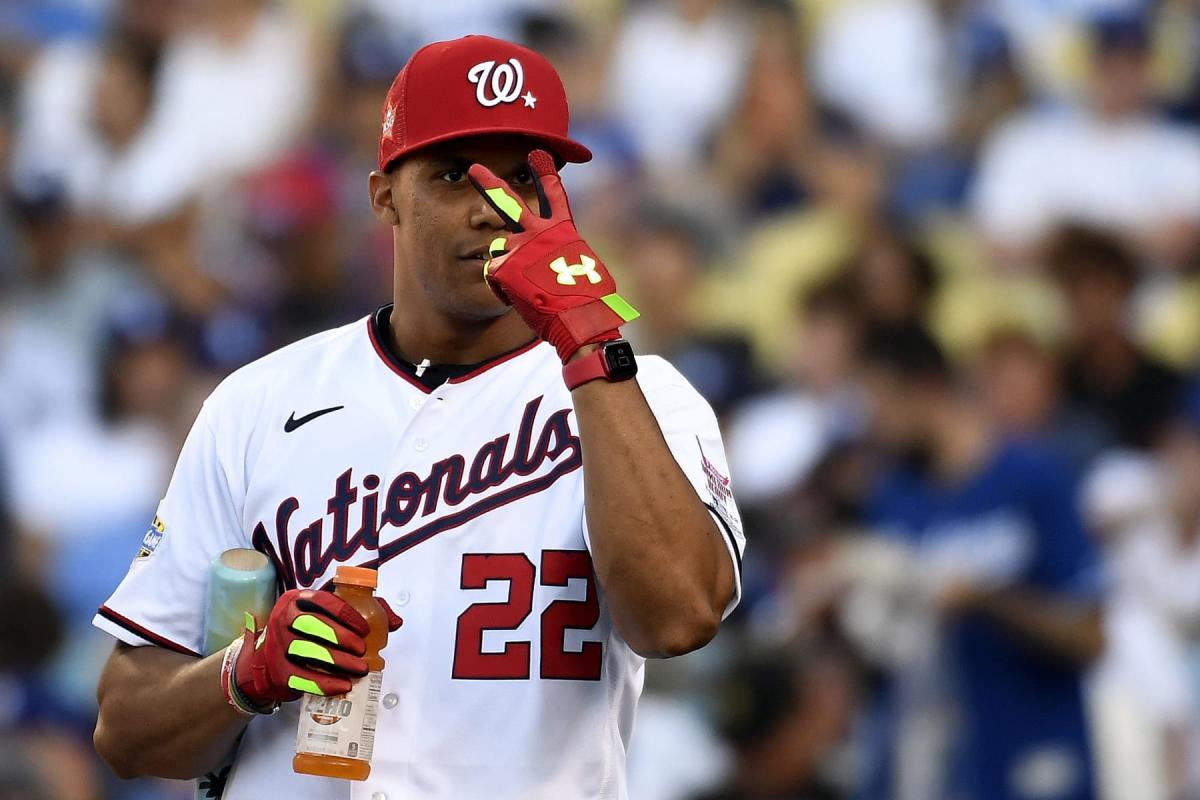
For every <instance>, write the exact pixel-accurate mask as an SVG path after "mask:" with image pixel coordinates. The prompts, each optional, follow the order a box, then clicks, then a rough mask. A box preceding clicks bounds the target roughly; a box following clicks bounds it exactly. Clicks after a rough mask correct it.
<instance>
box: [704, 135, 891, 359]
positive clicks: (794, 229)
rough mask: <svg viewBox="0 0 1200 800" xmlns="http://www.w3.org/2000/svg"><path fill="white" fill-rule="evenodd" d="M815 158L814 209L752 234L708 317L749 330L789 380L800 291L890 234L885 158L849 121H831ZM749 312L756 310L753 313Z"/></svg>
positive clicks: (716, 279) (719, 285)
mask: <svg viewBox="0 0 1200 800" xmlns="http://www.w3.org/2000/svg"><path fill="white" fill-rule="evenodd" d="M816 141H817V146H816V147H815V148H814V150H813V152H812V154H811V164H810V169H811V173H810V174H811V177H812V190H813V195H812V198H811V202H809V203H808V204H807V205H805V206H803V207H802V208H800V209H797V210H796V211H795V212H793V213H789V214H780V215H777V216H775V217H773V218H771V219H770V220H768V221H766V222H765V223H764V224H762V225H759V226H758V227H756V228H752V229H751V230H750V231H749V232H748V235H747V236H746V237H745V239H744V240H743V241H741V243H740V244H741V248H740V252H738V253H737V254H736V262H735V263H736V267H737V268H736V270H733V271H731V272H729V273H726V274H721V273H714V275H713V276H712V285H710V286H709V287H708V295H707V296H709V297H711V298H712V299H711V300H710V302H709V307H708V309H707V315H708V316H709V318H711V319H714V320H721V321H726V320H728V321H729V322H730V324H732V325H736V326H737V327H739V328H740V329H742V330H744V331H745V332H746V333H747V335H748V336H749V337H750V339H751V341H752V343H753V345H754V350H755V356H756V358H757V359H758V360H759V363H760V364H761V365H762V367H763V368H764V369H765V370H767V371H769V372H772V373H775V374H784V373H786V371H787V367H786V366H785V364H784V362H785V359H786V357H787V353H788V351H789V348H790V344H789V342H788V336H789V332H790V331H791V325H790V324H789V320H790V318H791V317H792V315H793V313H794V299H795V297H796V293H797V292H798V291H803V290H804V289H805V288H807V287H810V286H813V285H815V284H817V283H819V282H821V281H822V280H825V279H827V278H829V277H831V276H833V275H836V274H838V273H839V272H840V271H841V270H842V269H843V268H845V266H846V265H847V264H849V263H850V262H851V260H852V259H853V258H854V256H855V255H856V253H857V252H858V251H859V249H860V247H861V243H862V242H863V241H869V240H871V239H872V237H874V236H876V235H879V234H881V233H882V232H883V231H886V230H888V229H889V228H890V223H889V221H888V220H887V219H886V214H885V208H884V204H883V200H884V188H885V183H884V160H883V154H882V153H881V152H880V150H879V149H878V148H877V147H876V146H875V145H873V144H872V143H871V142H870V140H869V139H868V138H867V137H866V136H865V135H864V134H863V132H862V131H861V130H860V129H859V128H857V127H855V125H854V124H853V122H852V121H850V120H849V119H848V118H846V117H845V116H843V115H839V114H834V113H827V114H823V115H822V118H821V125H820V136H819V138H818V139H817V140H816ZM746 309H753V313H752V314H747V313H746Z"/></svg>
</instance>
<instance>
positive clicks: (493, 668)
mask: <svg viewBox="0 0 1200 800" xmlns="http://www.w3.org/2000/svg"><path fill="white" fill-rule="evenodd" d="M540 571H541V585H542V586H567V585H568V584H569V582H570V580H571V579H572V578H576V579H580V580H583V581H585V585H586V594H585V596H584V598H583V599H582V600H566V599H558V600H555V601H554V602H552V603H550V604H549V605H548V606H546V610H545V611H543V612H542V617H541V648H540V650H541V663H540V665H539V676H540V677H541V678H543V679H558V680H577V681H598V680H600V669H601V664H602V662H603V645H601V643H600V642H584V643H583V647H582V648H581V649H580V650H579V651H578V652H571V651H568V650H566V648H565V645H566V634H567V631H568V630H583V631H586V630H591V629H592V628H593V627H594V626H595V625H596V623H597V622H598V621H599V619H600V603H599V600H598V599H597V597H596V580H595V577H594V576H593V573H592V559H591V556H590V555H589V554H588V552H587V551H586V550H544V551H543V552H542V563H541V570H540ZM537 572H538V570H537V569H536V568H535V567H534V564H533V562H532V561H530V560H529V556H527V555H525V554H524V553H487V554H484V553H467V554H466V555H464V556H463V562H462V580H461V582H460V586H461V588H462V589H465V590H472V589H485V588H487V584H488V581H508V585H509V591H508V600H507V601H506V602H502V603H499V602H497V603H475V604H474V605H472V606H470V607H469V608H467V610H466V611H464V612H463V613H462V614H460V615H459V617H458V630H457V632H456V635H455V639H454V671H453V676H454V677H455V678H457V679H462V680H527V679H528V678H529V674H530V650H531V647H530V643H529V642H508V643H506V644H505V645H504V649H503V650H502V651H500V652H496V653H488V652H484V650H483V633H484V631H488V630H493V631H511V630H516V629H517V628H519V627H520V626H521V624H522V623H523V622H524V621H525V619H526V618H527V617H528V616H529V614H530V612H532V610H533V589H534V581H535V579H536V574H537Z"/></svg>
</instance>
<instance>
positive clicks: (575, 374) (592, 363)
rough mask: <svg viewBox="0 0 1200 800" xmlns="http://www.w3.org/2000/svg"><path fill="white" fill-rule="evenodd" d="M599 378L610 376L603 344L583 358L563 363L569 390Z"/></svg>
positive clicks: (564, 375)
mask: <svg viewBox="0 0 1200 800" xmlns="http://www.w3.org/2000/svg"><path fill="white" fill-rule="evenodd" d="M597 378H605V379H607V378H608V360H607V359H606V358H605V357H604V345H603V344H602V345H600V346H599V347H597V348H596V349H595V350H593V351H592V352H590V353H588V354H587V355H586V356H584V357H583V358H578V359H575V360H574V361H568V362H567V363H566V364H564V365H563V381H564V382H566V384H567V390H568V391H570V390H572V389H574V388H575V387H577V386H582V385H583V384H585V383H587V382H588V381H594V380H596V379H597Z"/></svg>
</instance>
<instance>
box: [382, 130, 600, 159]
mask: <svg viewBox="0 0 1200 800" xmlns="http://www.w3.org/2000/svg"><path fill="white" fill-rule="evenodd" d="M496 135H500V136H503V135H510V136H524V137H526V138H528V139H532V140H533V141H535V142H539V143H541V144H543V145H545V146H546V148H547V149H548V150H549V151H550V153H551V155H554V156H556V157H557V158H558V159H559V160H560V161H563V162H565V163H568V164H583V163H585V162H588V161H591V160H592V151H591V150H589V149H587V148H586V147H584V146H583V145H581V144H580V143H579V142H577V141H575V140H574V139H569V138H567V137H566V136H554V135H552V134H546V133H535V132H533V131H530V130H529V129H528V128H484V129H481V130H461V131H451V132H449V133H443V134H442V135H440V136H433V137H431V138H429V139H426V140H424V141H422V142H417V143H415V144H411V145H409V146H408V147H402V148H399V149H397V150H396V151H394V152H393V153H391V154H390V155H389V156H388V158H387V161H386V162H384V163H382V164H380V166H379V168H380V169H387V168H388V167H389V166H391V165H392V164H394V163H396V159H399V158H403V157H404V156H408V155H412V154H413V153H415V152H418V151H420V150H424V149H425V148H426V147H429V146H430V145H435V144H441V143H443V142H452V141H454V140H455V139H467V138H471V137H475V136H496Z"/></svg>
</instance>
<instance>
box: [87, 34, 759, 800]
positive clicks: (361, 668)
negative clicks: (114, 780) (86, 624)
mask: <svg viewBox="0 0 1200 800" xmlns="http://www.w3.org/2000/svg"><path fill="white" fill-rule="evenodd" d="M379 150H380V158H379V170H378V171H375V172H372V173H371V175H370V181H369V187H370V200H371V207H372V209H373V211H374V213H375V215H376V216H377V217H378V218H379V219H380V220H381V221H382V222H384V223H385V224H387V225H389V226H391V228H392V233H393V242H394V258H393V271H394V279H395V289H394V296H393V302H392V303H390V304H388V305H385V306H383V307H382V308H379V309H378V310H377V311H375V312H374V313H372V314H370V315H368V316H366V317H364V318H363V319H361V320H359V321H357V322H354V323H353V324H350V325H346V326H344V327H341V328H337V329H334V330H330V331H326V332H324V333H320V334H317V335H315V336H312V337H309V338H307V339H304V340H302V341H299V342H296V343H294V344H292V345H290V346H287V347H284V348H283V349H281V350H279V351H277V352H275V353H272V354H270V355H268V356H266V357H264V358H262V359H260V360H259V361H256V362H254V363H252V364H250V365H248V366H246V367H244V368H242V369H240V370H238V371H236V372H235V373H233V374H232V375H230V376H229V377H228V378H227V379H226V380H225V381H224V382H223V383H221V385H220V386H219V387H218V388H217V389H216V390H215V391H214V392H213V393H212V395H211V396H210V397H209V398H208V399H207V400H206V402H205V403H204V406H203V408H202V409H201V411H200V413H199V416H198V418H197V420H196V422H195V425H194V426H193V428H192V430H191V433H190V434H189V436H188V438H187V441H186V442H185V444H184V446H183V450H182V452H181V453H180V456H179V461H178V464H177V465H176V468H175V473H174V476H173V477H172V479H171V483H170V486H169V488H168V489H167V493H166V496H165V497H164V498H163V500H162V502H161V504H160V506H159V508H158V514H157V517H156V519H155V521H154V525H153V526H152V527H151V528H150V530H149V532H148V533H147V536H146V539H145V541H144V542H143V546H142V548H141V550H140V551H139V553H138V557H137V558H135V559H134V562H133V565H132V566H131V568H130V570H129V573H128V575H127V576H126V577H125V579H124V580H123V581H122V582H121V584H120V586H118V587H117V589H116V591H115V592H114V593H113V595H112V597H110V598H109V600H108V601H107V602H106V603H105V604H104V605H103V606H102V607H101V608H100V610H99V613H98V614H97V616H96V619H95V624H96V625H97V626H99V627H100V628H102V629H104V630H106V631H108V632H110V633H111V634H112V635H114V636H115V637H116V638H117V639H118V640H119V642H118V643H117V645H116V648H115V650H114V652H113V655H112V656H111V658H110V660H109V663H108V665H107V667H106V669H105V671H104V674H103V677H102V678H101V681H100V686H99V689H98V695H99V699H100V715H99V721H98V722H97V726H96V733H95V741H96V746H97V750H98V752H99V753H100V754H101V755H102V756H103V757H104V758H105V760H106V761H108V763H109V764H110V765H111V766H112V767H113V768H114V770H115V771H116V772H117V773H118V774H120V775H122V776H133V775H159V776H166V777H175V778H192V777H197V776H200V775H202V774H204V773H205V772H206V771H208V770H210V769H212V768H213V766H214V765H215V764H217V763H218V762H220V761H221V759H222V757H223V756H224V755H225V754H226V752H227V751H228V750H229V749H230V747H231V746H232V745H233V743H234V742H235V741H236V740H237V739H238V737H239V736H241V737H242V738H241V741H240V745H239V747H238V752H237V756H236V759H235V761H234V763H233V766H232V769H231V770H229V772H228V774H224V775H218V776H214V777H212V778H210V782H211V783H212V784H213V785H214V794H216V793H217V792H218V791H220V790H221V789H223V791H224V797H226V798H228V800H260V799H261V798H277V797H278V798H288V800H309V799H310V798H311V799H312V800H317V799H318V798H320V800H332V799H334V798H354V799H355V800H367V799H368V798H369V799H370V800H400V798H405V800H408V799H409V798H445V800H472V799H473V798H485V797H486V798H495V799H496V800H502V799H503V798H512V800H533V799H536V798H547V799H549V798H553V799H554V800H564V799H568V800H569V799H573V798H614V799H615V798H625V797H627V796H628V795H627V790H626V786H625V757H626V752H627V750H628V748H629V746H630V735H631V731H632V729H633V716H634V709H635V706H636V704H637V699H638V695H639V693H640V691H641V686H642V674H643V666H644V659H645V658H647V657H669V656H673V655H678V654H681V653H685V652H688V651H690V650H693V649H695V648H697V647H700V646H702V645H704V644H705V643H706V642H708V641H709V640H710V639H711V638H712V636H713V635H714V634H715V633H716V630H717V626H718V624H719V623H720V621H721V620H722V619H723V617H724V616H725V615H726V614H728V613H729V611H730V610H731V609H732V608H733V607H734V605H735V604H736V603H737V600H738V597H739V595H740V591H741V588H740V586H741V584H740V574H739V573H740V564H741V556H742V548H743V547H744V543H745V539H744V536H743V534H742V530H741V523H740V520H739V517H738V511H737V508H736V506H735V505H734V501H733V497H732V495H731V493H730V484H729V478H728V476H727V467H726V461H725V454H724V452H723V448H722V444H721V439H720V435H719V432H718V429H717V422H716V419H715V417H714V415H713V412H712V410H711V409H710V408H709V406H708V405H707V404H706V403H705V401H704V400H703V399H702V398H701V397H700V396H699V395H698V394H697V393H696V391H695V390H694V389H693V388H692V387H691V386H690V385H689V384H688V382H687V381H686V380H685V379H684V378H683V377H682V376H681V375H680V374H679V373H678V372H677V371H676V370H675V369H674V368H672V367H671V366H670V365H669V364H668V363H666V362H665V361H663V360H661V359H659V358H656V357H653V356H646V355H643V356H635V354H634V352H633V351H632V349H631V347H630V345H629V344H628V343H627V342H626V341H624V340H622V339H621V338H620V333H619V329H620V326H621V325H622V324H623V323H624V322H626V321H628V320H630V319H632V318H634V317H635V316H636V315H637V312H636V311H634V310H633V308H632V307H631V306H630V305H629V303H627V302H626V301H625V300H624V299H622V297H621V296H620V294H619V293H618V292H617V287H616V286H615V285H614V282H613V279H612V277H611V275H610V274H609V272H608V270H607V269H606V268H605V266H604V263H603V260H602V259H601V257H600V256H599V255H598V254H596V253H595V252H594V251H592V249H591V248H590V247H588V245H587V243H586V242H585V241H584V240H583V239H582V238H581V237H580V234H579V233H578V231H577V230H576V228H575V224H574V222H573V220H572V217H571V209H570V206H569V205H568V202H567V197H566V194H565V193H564V191H563V186H562V183H561V182H560V180H559V176H558V172H557V167H558V166H559V165H561V164H562V163H565V162H584V161H587V160H588V159H589V158H590V157H591V154H590V153H589V152H588V150H587V149H586V148H585V147H583V146H582V145H580V144H578V143H576V142H574V141H572V140H571V139H569V138H567V102H566V96H565V93H564V90H563V87H562V83H561V81H560V80H559V77H558V75H557V74H556V73H555V72H554V69H553V68H552V67H551V66H550V64H549V62H547V61H546V60H545V59H544V58H542V57H541V56H539V55H537V54H536V53H534V52H532V51H530V50H528V49H525V48H523V47H518V46H516V45H513V44H510V43H508V42H503V41H499V40H496V39H492V38H488V37H482V36H469V37H466V38H463V39H458V40H454V41H449V42H440V43H436V44H431V45H429V46H427V47H425V48H423V49H421V50H419V51H418V52H417V53H416V54H414V55H413V57H412V58H411V59H410V60H409V62H408V64H407V65H406V66H405V68H404V69H403V70H402V71H401V72H400V74H399V75H398V76H397V77H396V80H395V82H394V83H393V84H392V87H391V89H390V90H389V92H388V96H387V100H386V105H385V107H384V113H383V132H382V136H381V139H380V143H379ZM635 374H636V379H634V378H635ZM233 547H253V548H255V549H257V550H259V551H260V552H262V553H264V554H265V555H267V556H268V557H269V558H270V559H271V560H272V561H273V562H274V564H275V567H276V570H277V572H278V575H279V576H280V580H281V583H282V584H283V585H282V587H281V589H282V590H284V591H283V592H282V594H281V595H280V597H279V599H278V601H277V602H276V603H275V605H274V608H273V609H272V611H271V613H270V615H269V618H268V619H266V620H260V621H259V625H258V626H257V627H258V629H259V630H258V631H257V632H252V631H247V633H246V634H245V636H244V637H242V638H241V639H238V640H236V641H234V642H232V643H231V644H230V646H229V648H226V650H225V651H223V652H222V653H217V654H214V655H212V656H209V657H207V658H201V657H200V655H199V650H200V648H201V639H202V635H203V619H202V609H203V606H204V591H205V580H206V575H207V573H208V569H209V565H210V564H211V562H212V561H213V559H214V558H215V557H217V556H218V555H219V554H220V553H222V552H223V551H225V550H227V549H229V548H233ZM339 564H351V565H357V566H366V567H372V568H375V569H376V570H378V574H379V590H378V596H379V597H381V598H382V599H383V600H384V601H385V602H386V604H387V606H388V609H389V615H390V616H391V617H392V623H391V625H390V627H391V629H392V633H391V636H390V639H389V641H388V645H387V648H386V649H385V650H384V652H383V655H384V657H385V659H386V661H387V667H386V669H385V670H384V671H383V686H382V694H381V699H380V707H379V718H378V723H377V734H376V743H375V747H374V755H373V759H372V770H371V774H370V777H369V778H368V779H367V780H366V781H363V782H350V781H342V780H335V779H329V778H320V777H313V776H309V775H300V774H296V773H294V772H293V770H292V768H291V759H292V755H293V753H294V748H295V743H296V729H297V722H298V711H297V707H298V705H299V704H298V703H297V702H295V701H296V700H297V699H299V698H300V697H301V696H302V695H303V694H304V693H309V694H325V695H334V694H339V693H342V692H346V691H347V690H348V689H349V688H350V686H351V681H353V680H354V679H355V678H358V677H360V676H362V675H363V674H364V673H365V672H366V667H365V664H364V662H363V659H362V658H361V655H362V654H363V649H364V648H363V635H364V633H365V632H366V626H365V623H364V622H363V620H362V617H360V616H359V615H358V614H357V612H355V611H354V610H353V609H351V608H349V607H348V606H347V605H346V604H345V603H344V602H342V601H341V600H340V599H339V598H337V597H336V596H334V595H333V594H332V593H331V592H329V591H326V590H327V589H328V588H329V581H330V579H331V578H332V576H333V574H334V572H335V571H336V568H337V566H338V565H339ZM397 613H398V614H401V615H403V618H404V619H403V625H402V626H401V624H400V620H399V618H398V617H397V616H396V614H397ZM223 667H224V669H223ZM223 677H224V680H223Z"/></svg>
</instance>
